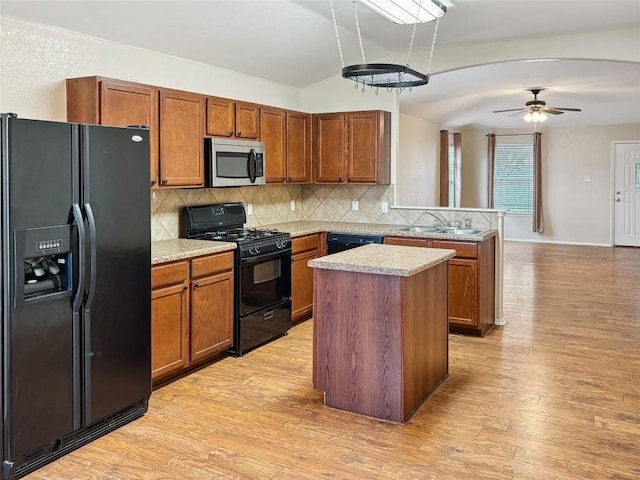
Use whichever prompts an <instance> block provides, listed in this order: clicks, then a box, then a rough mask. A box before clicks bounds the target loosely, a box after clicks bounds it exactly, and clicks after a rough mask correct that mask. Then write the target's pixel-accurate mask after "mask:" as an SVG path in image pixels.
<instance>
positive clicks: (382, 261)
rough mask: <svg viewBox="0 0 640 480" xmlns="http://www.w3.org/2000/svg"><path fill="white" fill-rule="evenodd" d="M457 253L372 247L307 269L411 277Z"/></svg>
mask: <svg viewBox="0 0 640 480" xmlns="http://www.w3.org/2000/svg"><path fill="white" fill-rule="evenodd" d="M455 255H456V251H455V250H448V249H442V248H420V247H403V246H398V245H381V244H369V245H364V246H362V247H358V248H353V249H351V250H345V251H343V252H338V253H334V254H332V255H327V256H325V257H320V258H315V259H313V260H309V262H308V263H307V265H309V266H310V267H313V268H322V269H326V270H341V271H345V272H356V273H373V274H376V275H392V276H399V277H410V276H411V275H415V274H416V273H419V272H421V271H423V270H427V269H429V268H431V267H433V266H435V265H438V264H439V263H442V262H445V261H447V260H448V259H450V258H453V257H455Z"/></svg>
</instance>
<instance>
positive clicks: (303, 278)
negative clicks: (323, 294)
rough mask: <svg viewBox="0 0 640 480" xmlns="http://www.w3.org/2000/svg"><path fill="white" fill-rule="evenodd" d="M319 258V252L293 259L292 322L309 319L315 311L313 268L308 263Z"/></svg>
mask: <svg viewBox="0 0 640 480" xmlns="http://www.w3.org/2000/svg"><path fill="white" fill-rule="evenodd" d="M317 256H318V251H317V250H312V251H310V252H304V253H299V254H297V255H294V256H293V257H292V258H291V310H292V311H291V321H292V322H293V323H295V322H298V321H300V320H302V319H303V318H305V317H308V316H309V315H310V314H311V312H312V311H313V268H311V267H308V266H307V262H308V261H309V260H311V259H313V258H316V257H317Z"/></svg>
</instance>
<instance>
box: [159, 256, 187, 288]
mask: <svg viewBox="0 0 640 480" xmlns="http://www.w3.org/2000/svg"><path fill="white" fill-rule="evenodd" d="M188 278H189V262H186V261H185V262H178V263H168V264H166V265H158V266H156V267H152V268H151V288H158V287H164V286H166V285H175V284H176V283H182V282H186V281H187V279H188Z"/></svg>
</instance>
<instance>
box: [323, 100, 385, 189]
mask: <svg viewBox="0 0 640 480" xmlns="http://www.w3.org/2000/svg"><path fill="white" fill-rule="evenodd" d="M390 123H391V114H390V113H389V112H383V111H380V110H374V111H364V112H348V113H326V114H318V115H315V116H314V132H313V135H314V148H315V150H314V161H315V170H314V175H315V176H314V182H315V183H355V184H364V185H386V184H388V183H389V182H390V180H391V129H390Z"/></svg>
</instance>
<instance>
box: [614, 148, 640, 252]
mask: <svg viewBox="0 0 640 480" xmlns="http://www.w3.org/2000/svg"><path fill="white" fill-rule="evenodd" d="M613 161H614V164H613V168H614V191H613V193H614V195H613V199H614V241H613V243H614V245H622V246H632V247H640V142H634V143H616V144H615V145H614V160H613Z"/></svg>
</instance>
